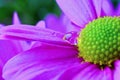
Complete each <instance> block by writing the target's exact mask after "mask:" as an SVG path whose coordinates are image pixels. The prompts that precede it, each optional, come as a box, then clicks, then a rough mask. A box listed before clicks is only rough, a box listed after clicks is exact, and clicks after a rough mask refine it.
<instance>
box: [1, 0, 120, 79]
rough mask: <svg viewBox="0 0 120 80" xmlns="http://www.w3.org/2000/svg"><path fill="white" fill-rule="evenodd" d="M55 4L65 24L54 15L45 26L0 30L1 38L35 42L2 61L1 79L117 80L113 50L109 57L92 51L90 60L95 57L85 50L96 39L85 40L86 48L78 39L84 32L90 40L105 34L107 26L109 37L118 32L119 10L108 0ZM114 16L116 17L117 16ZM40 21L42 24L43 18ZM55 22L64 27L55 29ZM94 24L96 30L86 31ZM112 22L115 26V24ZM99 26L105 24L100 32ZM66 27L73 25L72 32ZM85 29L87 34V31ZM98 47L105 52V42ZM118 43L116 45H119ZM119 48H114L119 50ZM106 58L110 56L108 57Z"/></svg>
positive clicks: (72, 0) (60, 0)
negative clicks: (59, 9) (105, 60)
mask: <svg viewBox="0 0 120 80" xmlns="http://www.w3.org/2000/svg"><path fill="white" fill-rule="evenodd" d="M57 3H58V4H59V6H60V8H61V9H62V10H63V12H64V14H65V15H66V16H67V17H68V19H67V20H68V23H67V24H66V23H65V24H64V20H63V22H62V23H60V21H59V20H58V19H56V17H54V16H53V17H52V18H53V19H52V20H50V21H51V23H50V22H49V19H50V18H51V17H48V20H46V21H45V23H46V27H47V28H46V27H45V26H44V27H34V26H31V25H10V26H7V27H5V28H2V29H0V33H1V34H2V35H0V37H1V38H4V39H16V40H26V41H38V42H36V44H34V47H33V48H31V49H29V50H27V51H24V52H22V54H18V55H16V56H15V57H13V58H12V59H10V60H9V61H8V62H7V63H6V64H5V66H4V69H3V77H4V79H5V80H23V79H24V80H120V77H119V75H120V61H119V59H118V58H119V57H117V56H116V53H115V54H114V55H115V60H113V59H112V58H110V57H113V53H112V56H109V55H110V54H109V55H108V56H106V57H105V56H104V54H103V55H102V59H100V58H99V55H96V54H94V55H92V56H97V58H95V61H91V59H94V58H93V57H92V56H91V55H88V54H86V53H87V51H89V49H87V48H88V47H90V48H91V46H92V47H93V48H95V49H96V45H95V44H94V42H95V41H92V42H93V44H92V42H89V39H88V40H87V41H86V42H88V43H90V46H88V47H86V45H84V44H82V43H81V41H82V40H81V39H82V37H84V36H82V35H83V34H85V36H87V37H89V34H90V36H93V37H92V38H93V39H92V40H94V37H95V39H96V36H97V35H98V34H99V33H102V35H104V33H106V32H107V31H108V32H109V28H110V31H111V30H113V31H111V33H110V34H112V36H113V34H114V33H113V32H115V31H118V33H119V28H120V27H119V26H120V22H119V15H120V14H119V13H120V11H119V9H118V10H117V11H115V10H114V9H113V6H112V4H111V3H110V2H109V0H99V1H97V0H69V1H67V0H57ZM66 16H65V17H66ZM103 16H109V17H103ZM114 16H117V18H116V17H114ZM65 19H66V18H65ZM111 19H112V20H113V19H115V20H113V21H112V20H111ZM101 20H102V21H101ZM107 20H108V21H107ZM47 21H48V22H47ZM65 21H66V20H65ZM99 21H100V22H99ZM106 21H107V22H106ZM109 21H110V22H109ZM116 21H117V22H116ZM54 22H55V23H54ZM42 23H44V21H43V22H42ZM56 23H57V24H58V26H59V25H61V26H60V27H61V28H62V29H64V30H62V29H61V28H58V27H57V25H56ZM98 23H99V24H100V25H99V24H98ZM113 23H114V24H113ZM48 24H49V26H48ZM52 24H53V25H52ZM69 24H70V25H69ZM102 24H103V25H106V24H108V25H107V27H106V26H103V25H102ZM54 25H55V26H56V27H55V26H54ZM90 25H92V26H90ZM96 25H97V28H96V30H97V31H95V32H89V31H94V27H95V26H96ZM109 25H110V26H111V25H112V28H111V27H110V26H109ZM114 25H117V27H116V26H114ZM16 26H18V27H16ZM73 26H74V28H73ZM86 26H87V27H86ZM100 26H103V27H105V28H103V31H101V30H102V29H101V27H100ZM91 27H92V29H91ZM114 27H116V28H114ZM68 28H72V30H71V29H69V30H70V31H71V32H68V33H66V32H67V31H69V30H68ZM99 28H100V32H99ZM51 29H53V30H51ZM89 29H90V30H89ZM106 29H108V30H107V31H106V32H105V31H104V30H106ZM54 30H56V31H54ZM114 30H115V31H114ZM88 32H89V34H87V33H88ZM98 32H99V33H98ZM65 33H66V34H65ZM92 33H98V34H92ZM115 33H116V32H115ZM118 33H117V34H118ZM110 36H111V35H110ZM114 36H115V39H113V37H112V40H113V42H115V43H117V41H116V35H114ZM100 37H102V38H100V39H104V36H101V34H100ZM105 37H107V36H105ZM83 39H84V38H83ZM98 39H99V37H98ZM105 39H106V38H105ZM76 40H77V42H76ZM85 40H86V37H85ZM90 40H91V37H90ZM112 40H111V41H112ZM117 40H118V44H119V36H117ZM103 41H106V40H102V42H103ZM99 42H101V40H98V43H99ZM106 42H109V41H106ZM83 43H84V40H83ZM76 44H77V45H76ZM79 44H80V45H79ZM110 44H111V42H110ZM81 45H84V46H85V50H86V51H85V50H84V48H81ZM84 46H83V47H84ZM94 46H95V47H94ZM97 46H98V45H97ZM99 46H100V48H102V49H100V50H102V51H103V52H104V45H103V47H101V44H99ZM113 46H114V45H113ZM117 46H118V47H119V45H117ZM115 47H116V44H115ZM118 47H117V49H118V51H119V48H118ZM107 49H108V51H109V47H108V45H107ZM92 50H94V49H91V51H92ZM111 50H112V51H113V49H110V51H111ZM84 52H86V53H85V54H86V56H87V57H88V59H87V58H86V56H84V54H83V53H84ZM89 52H90V51H89ZM93 52H94V51H93ZM98 52H99V50H98ZM81 54H83V55H81ZM81 56H83V57H81ZM89 56H90V59H89ZM118 56H119V55H118ZM100 57H101V56H100ZM107 57H108V58H110V60H109V59H108V58H107ZM116 58H117V59H116ZM97 59H100V61H102V62H99V61H98V60H97ZM104 59H107V60H108V61H107V62H104ZM111 60H113V62H112V63H113V64H111V63H108V62H110V61H111ZM83 61H84V62H83ZM111 66H112V67H111ZM102 68H103V69H102Z"/></svg>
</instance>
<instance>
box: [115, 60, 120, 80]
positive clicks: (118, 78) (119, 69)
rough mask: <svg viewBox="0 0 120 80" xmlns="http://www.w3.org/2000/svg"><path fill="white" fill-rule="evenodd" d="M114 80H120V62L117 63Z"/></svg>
mask: <svg viewBox="0 0 120 80" xmlns="http://www.w3.org/2000/svg"><path fill="white" fill-rule="evenodd" d="M114 80H120V60H118V61H116V62H115V70H114Z"/></svg>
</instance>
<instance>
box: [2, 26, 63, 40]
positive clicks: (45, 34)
mask: <svg viewBox="0 0 120 80" xmlns="http://www.w3.org/2000/svg"><path fill="white" fill-rule="evenodd" d="M17 26H19V27H16V25H10V26H7V27H4V28H1V29H0V33H1V34H2V35H0V38H7V39H18V40H34V41H36V40H37V41H42V42H53V41H54V42H65V41H64V40H63V37H64V34H62V33H60V32H56V31H53V30H49V29H44V28H38V27H34V26H31V25H17Z"/></svg>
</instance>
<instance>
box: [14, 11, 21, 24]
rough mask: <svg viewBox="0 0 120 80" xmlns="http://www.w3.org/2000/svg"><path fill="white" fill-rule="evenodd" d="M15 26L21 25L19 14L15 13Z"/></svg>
mask: <svg viewBox="0 0 120 80" xmlns="http://www.w3.org/2000/svg"><path fill="white" fill-rule="evenodd" d="M13 24H15V25H18V24H21V22H20V20H19V17H18V14H17V12H14V14H13Z"/></svg>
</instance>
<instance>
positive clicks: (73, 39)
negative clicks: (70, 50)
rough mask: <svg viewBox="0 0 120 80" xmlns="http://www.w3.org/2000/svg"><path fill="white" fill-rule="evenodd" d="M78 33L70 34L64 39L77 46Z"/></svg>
mask: <svg viewBox="0 0 120 80" xmlns="http://www.w3.org/2000/svg"><path fill="white" fill-rule="evenodd" d="M78 35H79V34H78V33H77V32H75V31H72V32H68V33H66V34H65V35H64V37H63V39H64V40H66V41H68V42H69V43H70V44H72V45H77V37H78Z"/></svg>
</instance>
